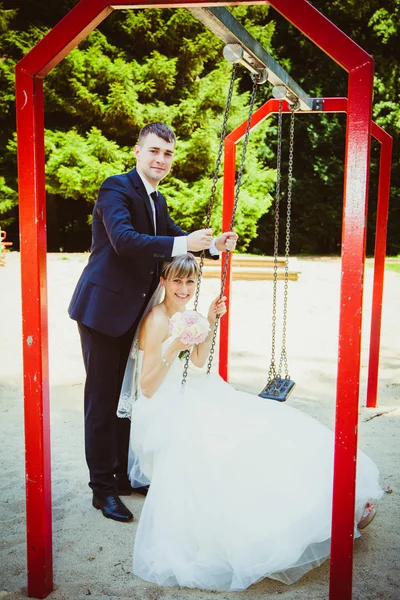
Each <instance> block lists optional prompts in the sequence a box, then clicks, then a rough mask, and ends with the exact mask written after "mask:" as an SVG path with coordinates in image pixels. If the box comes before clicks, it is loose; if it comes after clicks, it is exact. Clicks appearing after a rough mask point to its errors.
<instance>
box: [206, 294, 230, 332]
mask: <svg viewBox="0 0 400 600" xmlns="http://www.w3.org/2000/svg"><path fill="white" fill-rule="evenodd" d="M225 300H226V296H222V298H220V296H219V294H218V296H217V297H216V298H215V300H213V301H212V302H211V304H210V308H209V309H208V316H207V319H208V321H209V323H210V324H211V325H214V323H215V321H216V319H217V316H219V317H222V315H224V314H225V313H226V310H227V309H226V304H225Z"/></svg>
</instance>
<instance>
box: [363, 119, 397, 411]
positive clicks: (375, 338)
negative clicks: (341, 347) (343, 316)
mask: <svg viewBox="0 0 400 600" xmlns="http://www.w3.org/2000/svg"><path fill="white" fill-rule="evenodd" d="M372 135H373V136H374V137H375V138H376V139H377V140H378V142H379V143H380V144H381V157H380V166H379V184H378V205H377V210H376V229H375V261H374V286H373V295H372V312H371V334H370V343H369V366H368V386H367V402H366V406H367V408H376V406H377V402H378V371H379V352H380V338H381V320H382V298H383V279H384V273H385V256H386V238H387V220H388V212H389V195H390V168H391V164H392V138H391V136H390V135H389V134H387V133H386V132H385V131H383V129H382V128H381V127H379V126H378V125H376V123H372Z"/></svg>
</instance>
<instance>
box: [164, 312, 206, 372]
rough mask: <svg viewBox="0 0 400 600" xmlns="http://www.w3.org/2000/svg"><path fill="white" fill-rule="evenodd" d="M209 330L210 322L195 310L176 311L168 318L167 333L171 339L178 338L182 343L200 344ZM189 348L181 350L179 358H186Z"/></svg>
mask: <svg viewBox="0 0 400 600" xmlns="http://www.w3.org/2000/svg"><path fill="white" fill-rule="evenodd" d="M209 331H210V323H209V322H208V321H207V319H206V318H205V317H203V315H201V314H200V313H198V312H197V311H195V310H185V311H184V312H177V313H175V314H174V315H172V317H171V318H170V320H169V324H168V333H169V334H170V335H171V337H172V338H173V339H177V338H179V339H180V340H181V342H182V343H183V344H190V345H192V344H201V342H204V340H205V339H206V337H207V335H208V333H209ZM188 353H189V350H182V352H180V353H179V358H180V359H181V360H182V359H183V358H186V355H187V354H188Z"/></svg>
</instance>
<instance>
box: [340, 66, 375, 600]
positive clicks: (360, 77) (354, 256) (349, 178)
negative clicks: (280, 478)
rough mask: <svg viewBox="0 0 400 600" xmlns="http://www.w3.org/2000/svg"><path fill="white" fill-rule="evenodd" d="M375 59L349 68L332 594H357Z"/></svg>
mask: <svg viewBox="0 0 400 600" xmlns="http://www.w3.org/2000/svg"><path fill="white" fill-rule="evenodd" d="M372 84H373V63H372V62H368V63H366V64H365V65H363V66H360V68H359V69H357V70H356V71H352V72H350V74H349V97H348V112H347V135H346V154H345V184H344V203H343V225H342V277H341V288H340V317H339V352H338V373H337V386H336V421H335V459H334V486H333V511H332V544H331V577H330V596H329V597H330V599H331V600H351V596H352V573H353V560H352V559H353V542H354V509H355V480H356V465H357V437H358V436H357V433H358V402H359V385H360V353H361V325H362V299H363V281H364V261H365V239H366V212H367V193H368V176H369V160H370V141H371V116H372Z"/></svg>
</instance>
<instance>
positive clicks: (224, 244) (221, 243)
mask: <svg viewBox="0 0 400 600" xmlns="http://www.w3.org/2000/svg"><path fill="white" fill-rule="evenodd" d="M238 237H239V236H238V234H237V233H234V232H233V231H227V232H225V233H221V235H220V236H219V237H217V238H216V240H215V246H216V248H217V250H219V252H226V251H229V252H232V251H233V250H234V249H235V248H236V242H237V241H238Z"/></svg>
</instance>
